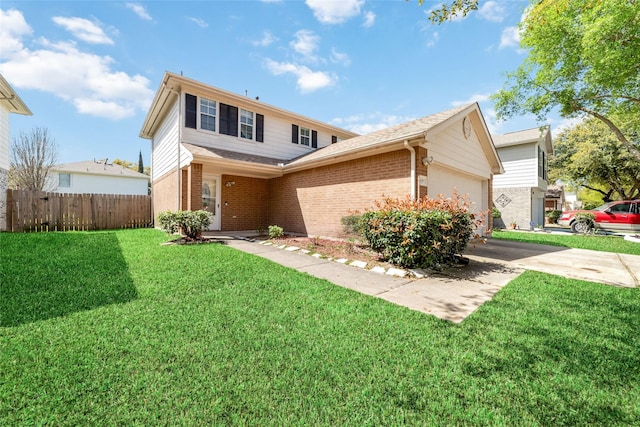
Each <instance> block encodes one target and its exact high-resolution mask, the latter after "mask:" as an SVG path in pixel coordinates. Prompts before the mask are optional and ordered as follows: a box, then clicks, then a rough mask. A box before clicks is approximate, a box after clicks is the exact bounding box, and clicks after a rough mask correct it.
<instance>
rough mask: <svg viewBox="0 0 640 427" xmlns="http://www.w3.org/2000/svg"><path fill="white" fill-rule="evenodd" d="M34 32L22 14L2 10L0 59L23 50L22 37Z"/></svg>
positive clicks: (0, 18) (12, 10) (0, 17)
mask: <svg viewBox="0 0 640 427" xmlns="http://www.w3.org/2000/svg"><path fill="white" fill-rule="evenodd" d="M32 32H33V30H32V29H31V27H30V26H29V24H27V21H25V19H24V16H22V12H20V11H17V10H15V9H10V10H8V11H6V12H5V11H4V10H2V9H0V57H3V56H5V55H6V54H7V53H9V52H15V51H18V50H20V49H22V47H23V46H22V37H24V36H27V35H30V34H31V33H32Z"/></svg>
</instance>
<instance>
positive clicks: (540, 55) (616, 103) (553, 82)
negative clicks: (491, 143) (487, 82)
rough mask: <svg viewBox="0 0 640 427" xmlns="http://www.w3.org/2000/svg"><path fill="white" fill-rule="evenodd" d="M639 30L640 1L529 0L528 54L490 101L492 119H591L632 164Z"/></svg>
mask: <svg viewBox="0 0 640 427" xmlns="http://www.w3.org/2000/svg"><path fill="white" fill-rule="evenodd" d="M639 29H640V0H541V1H536V2H534V3H533V4H532V6H531V7H530V8H529V9H528V11H527V13H526V14H525V18H524V20H523V21H522V22H521V23H520V35H521V42H520V44H521V47H522V48H523V49H525V50H527V52H528V56H527V57H526V59H525V60H524V62H523V63H522V65H520V67H518V69H517V70H516V71H514V72H511V73H509V74H508V75H507V82H506V83H505V85H504V87H503V88H502V89H501V90H500V91H499V92H498V93H497V94H496V95H495V96H494V97H493V99H494V101H495V102H496V111H497V113H498V117H499V118H503V119H504V118H508V117H511V116H516V115H523V114H531V113H532V114H534V115H536V116H537V118H538V119H539V120H541V121H542V120H544V119H545V118H546V116H547V115H548V114H549V113H550V112H551V111H554V110H556V109H557V110H558V111H559V112H560V114H561V115H562V116H563V117H568V118H571V117H580V116H583V117H587V116H588V117H592V118H595V119H597V120H599V121H601V122H602V123H604V124H605V125H606V126H607V127H608V128H609V129H610V130H611V132H613V134H614V135H615V137H616V138H617V139H618V141H620V143H621V144H622V146H623V147H624V148H625V149H626V150H628V152H629V153H630V154H631V155H632V156H633V157H634V158H635V159H636V161H640V145H639V144H638V140H637V139H635V140H634V139H633V137H632V135H631V134H630V133H629V132H628V130H631V131H634V130H635V131H637V130H638V129H640V30H639ZM623 124H624V126H623Z"/></svg>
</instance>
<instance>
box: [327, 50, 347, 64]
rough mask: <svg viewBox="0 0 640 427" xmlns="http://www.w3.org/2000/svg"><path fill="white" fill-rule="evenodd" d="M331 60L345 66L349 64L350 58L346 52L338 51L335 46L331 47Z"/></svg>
mask: <svg viewBox="0 0 640 427" xmlns="http://www.w3.org/2000/svg"><path fill="white" fill-rule="evenodd" d="M331 62H333V63H336V64H342V65H344V66H345V67H348V66H349V65H351V58H349V55H347V54H346V53H342V52H338V51H337V50H336V49H335V48H334V49H331Z"/></svg>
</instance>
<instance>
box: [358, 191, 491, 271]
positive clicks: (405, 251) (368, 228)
mask: <svg viewBox="0 0 640 427" xmlns="http://www.w3.org/2000/svg"><path fill="white" fill-rule="evenodd" d="M482 222H483V221H482V216H478V217H476V215H475V214H473V213H471V212H470V210H469V205H468V203H467V202H466V200H465V198H463V197H460V196H459V195H458V194H456V193H454V195H453V197H451V198H447V199H445V198H442V197H439V198H438V199H430V198H428V197H424V198H422V199H418V200H410V199H405V200H400V199H391V198H385V199H384V200H383V201H382V202H376V208H375V209H372V210H368V211H366V212H365V213H364V214H363V215H362V221H361V223H362V235H363V237H364V238H365V239H366V240H367V241H368V242H369V245H370V246H371V248H372V249H374V250H375V251H377V252H380V253H381V254H382V256H383V257H384V258H385V259H387V260H388V261H389V262H391V263H393V264H396V265H399V266H402V267H407V268H415V267H422V268H428V267H437V266H439V265H441V264H448V263H453V262H455V261H456V260H457V259H458V257H459V255H461V254H462V252H463V251H464V250H465V249H466V247H467V244H468V243H469V241H470V240H471V238H472V237H473V236H474V228H475V227H478V226H479V225H481V224H482Z"/></svg>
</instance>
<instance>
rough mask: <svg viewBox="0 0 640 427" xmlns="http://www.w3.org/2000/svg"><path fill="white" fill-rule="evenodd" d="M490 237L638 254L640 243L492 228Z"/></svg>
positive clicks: (616, 239)
mask: <svg viewBox="0 0 640 427" xmlns="http://www.w3.org/2000/svg"><path fill="white" fill-rule="evenodd" d="M492 237H493V238H495V239H503V240H516V241H519V242H528V243H538V244H544V245H553V246H564V247H567V248H577V249H590V250H593V251H602V252H616V253H621V254H630V255H640V243H635V242H630V241H627V240H624V239H623V238H622V237H619V236H611V235H598V234H595V235H591V234H587V235H579V234H566V235H563V234H551V233H541V232H521V231H503V230H498V229H496V230H493V235H492Z"/></svg>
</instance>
